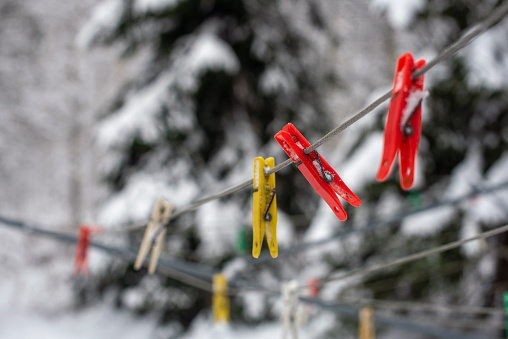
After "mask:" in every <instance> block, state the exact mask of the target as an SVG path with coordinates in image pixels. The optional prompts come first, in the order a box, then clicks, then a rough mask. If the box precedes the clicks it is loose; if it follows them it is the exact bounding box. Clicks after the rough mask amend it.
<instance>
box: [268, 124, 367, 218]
mask: <svg viewBox="0 0 508 339" xmlns="http://www.w3.org/2000/svg"><path fill="white" fill-rule="evenodd" d="M275 140H277V142H278V143H279V144H280V145H281V147H282V148H283V149H284V151H285V152H286V153H287V155H289V157H290V158H291V160H293V162H294V163H295V164H296V165H297V166H298V169H299V170H300V172H302V174H303V176H304V177H305V179H307V181H308V182H309V183H310V184H311V186H312V188H314V190H315V191H316V192H317V193H318V194H319V195H320V196H321V198H323V199H324V201H325V202H326V203H327V204H328V206H330V208H331V209H332V211H333V213H335V215H336V216H337V217H338V218H339V220H342V221H344V220H346V219H347V215H346V211H344V207H342V204H341V203H340V200H339V198H338V197H337V194H338V195H339V196H340V197H342V198H343V199H344V200H346V201H347V202H349V203H350V204H351V205H353V206H355V207H358V206H360V204H361V201H360V199H358V197H357V196H356V195H355V194H354V193H353V192H352V191H351V190H350V189H349V188H348V187H347V186H346V184H345V183H344V181H342V179H341V178H340V177H339V175H338V174H337V172H335V170H334V169H333V168H332V166H330V165H329V164H328V163H327V162H326V160H325V159H323V157H321V156H320V155H319V153H318V152H317V151H313V152H310V153H309V154H305V152H304V151H305V149H307V148H308V147H310V146H311V144H310V142H308V141H307V139H305V137H304V136H303V135H302V134H301V133H300V131H298V130H297V129H296V127H295V126H293V124H291V123H289V124H287V125H286V126H284V128H283V129H282V131H279V132H278V133H277V134H275Z"/></svg>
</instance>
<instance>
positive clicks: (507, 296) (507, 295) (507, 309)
mask: <svg viewBox="0 0 508 339" xmlns="http://www.w3.org/2000/svg"><path fill="white" fill-rule="evenodd" d="M503 300H504V313H505V315H506V318H505V319H506V338H508V292H504V293H503Z"/></svg>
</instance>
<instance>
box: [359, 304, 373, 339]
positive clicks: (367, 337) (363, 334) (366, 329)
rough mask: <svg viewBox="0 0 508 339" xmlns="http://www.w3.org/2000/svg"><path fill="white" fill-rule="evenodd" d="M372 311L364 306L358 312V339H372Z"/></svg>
mask: <svg viewBox="0 0 508 339" xmlns="http://www.w3.org/2000/svg"><path fill="white" fill-rule="evenodd" d="M373 316H374V310H373V309H372V307H369V306H366V307H363V308H362V309H361V310H360V325H359V328H358V338H359V339H374V337H375V336H374V322H373V319H372V318H373Z"/></svg>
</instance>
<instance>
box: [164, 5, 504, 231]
mask: <svg viewBox="0 0 508 339" xmlns="http://www.w3.org/2000/svg"><path fill="white" fill-rule="evenodd" d="M507 13H508V2H505V3H504V4H502V5H500V6H499V7H498V8H496V9H495V10H494V11H493V12H492V14H491V15H490V16H489V17H488V18H487V19H485V20H484V21H483V22H481V23H480V24H478V26H476V27H475V28H474V29H473V30H471V31H470V32H469V33H467V34H466V35H464V36H462V37H461V38H460V39H459V40H457V41H456V42H455V43H453V44H452V45H450V46H449V47H447V48H445V49H444V50H443V52H442V53H440V54H439V55H438V56H437V57H435V58H434V59H433V60H431V61H430V62H428V63H427V64H426V65H425V66H423V67H422V68H420V69H418V70H416V71H414V72H413V74H412V78H413V79H416V78H418V77H420V76H421V75H423V74H425V73H426V72H428V71H429V70H430V69H431V68H433V67H434V66H436V65H437V64H439V63H440V62H443V61H444V60H446V59H448V58H449V57H450V56H452V55H453V54H455V53H456V52H458V51H459V50H461V49H462V48H464V47H465V46H467V45H468V44H469V43H471V41H473V40H474V39H475V38H476V37H478V36H479V35H480V34H482V33H483V32H485V31H487V30H488V29H489V28H491V27H492V26H494V25H495V24H497V23H498V22H499V21H500V20H501V19H502V18H503V17H504V16H505V15H506V14H507ZM391 97H392V92H391V91H388V92H386V93H385V94H383V95H382V96H381V97H379V98H378V99H377V100H375V101H374V102H373V103H371V104H370V105H368V106H367V107H365V108H364V109H362V110H361V111H359V112H358V113H356V114H355V115H353V116H352V117H351V118H349V119H348V120H346V122H344V123H342V124H341V125H339V126H337V127H336V128H334V129H333V130H332V131H330V132H328V133H327V134H326V135H325V136H323V137H322V138H321V139H319V140H318V141H316V142H315V143H314V144H312V145H311V146H309V147H308V148H306V149H305V150H304V153H305V154H309V153H310V152H312V151H315V150H317V149H318V148H319V147H320V146H321V145H323V144H325V143H326V142H328V141H329V140H330V139H331V138H332V137H334V136H336V135H338V134H340V133H341V132H343V131H344V130H345V129H347V128H348V127H350V126H351V125H353V124H354V123H356V122H357V121H358V120H360V119H361V118H363V117H364V116H366V115H367V114H369V113H370V112H372V111H373V110H374V109H376V108H377V107H378V106H379V105H381V104H382V103H383V102H385V101H386V100H388V99H390V98H391ZM292 163H293V161H292V160H291V159H287V160H286V161H284V162H282V163H280V164H278V165H276V166H275V167H274V168H272V169H271V170H269V171H267V173H266V175H270V174H273V173H277V172H278V171H280V170H282V169H284V168H286V167H288V166H289V165H291V164H292ZM251 185H252V179H249V180H246V181H244V182H242V183H240V184H237V185H235V186H233V187H230V188H228V189H225V190H224V191H222V192H220V193H217V194H214V195H211V196H209V197H206V198H204V199H200V200H198V201H196V202H193V203H191V204H190V205H188V206H186V207H182V208H180V209H177V210H176V211H175V213H173V215H172V216H171V217H170V219H169V220H170V221H171V220H172V219H174V218H176V217H178V216H180V215H182V214H184V213H187V212H190V211H193V210H195V209H197V208H198V207H200V206H201V205H203V204H206V203H207V202H210V201H213V200H217V199H221V198H224V197H226V196H228V195H230V194H233V193H235V192H237V191H239V190H241V189H244V188H247V187H249V186H251ZM164 227H168V224H166V225H164ZM160 231H161V229H158V230H157V232H156V234H159V233H160Z"/></svg>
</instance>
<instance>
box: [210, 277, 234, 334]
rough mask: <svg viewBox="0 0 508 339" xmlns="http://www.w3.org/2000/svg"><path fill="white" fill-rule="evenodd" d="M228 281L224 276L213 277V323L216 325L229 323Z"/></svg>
mask: <svg viewBox="0 0 508 339" xmlns="http://www.w3.org/2000/svg"><path fill="white" fill-rule="evenodd" d="M227 293H228V280H227V278H226V276H225V275H224V274H216V275H214V276H213V300H212V306H213V322H214V323H215V324H217V323H221V322H226V323H229V320H230V316H229V298H228V296H227Z"/></svg>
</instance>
